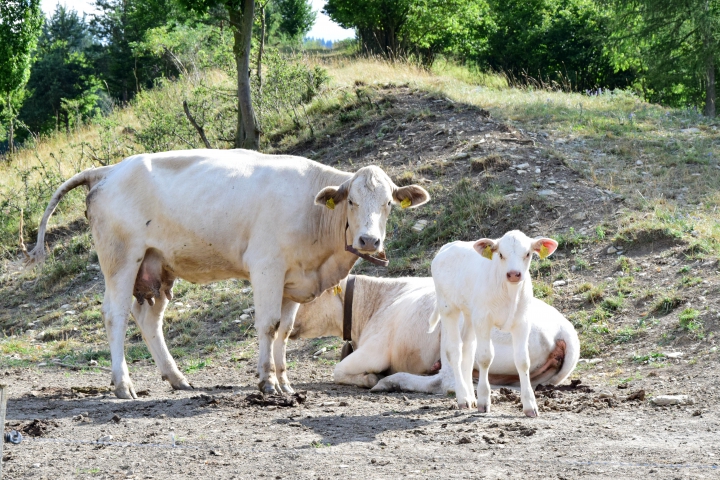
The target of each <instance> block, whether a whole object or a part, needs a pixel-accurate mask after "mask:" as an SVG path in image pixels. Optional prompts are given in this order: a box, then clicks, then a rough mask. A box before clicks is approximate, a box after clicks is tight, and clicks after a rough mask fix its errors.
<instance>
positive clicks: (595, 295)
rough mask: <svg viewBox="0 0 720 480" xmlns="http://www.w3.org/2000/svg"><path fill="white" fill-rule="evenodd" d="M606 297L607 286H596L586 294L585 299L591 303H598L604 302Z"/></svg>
mask: <svg viewBox="0 0 720 480" xmlns="http://www.w3.org/2000/svg"><path fill="white" fill-rule="evenodd" d="M604 297H605V285H604V284H600V285H595V286H592V287H591V288H590V290H588V291H587V292H585V298H586V299H587V301H588V302H590V303H596V302H599V301H600V300H602V299H603V298H604Z"/></svg>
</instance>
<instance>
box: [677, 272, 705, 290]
mask: <svg viewBox="0 0 720 480" xmlns="http://www.w3.org/2000/svg"><path fill="white" fill-rule="evenodd" d="M702 281H703V279H702V278H701V277H690V276H687V275H685V276H683V277H682V278H681V279H680V285H682V286H683V287H694V286H695V285H699V284H701V283H702Z"/></svg>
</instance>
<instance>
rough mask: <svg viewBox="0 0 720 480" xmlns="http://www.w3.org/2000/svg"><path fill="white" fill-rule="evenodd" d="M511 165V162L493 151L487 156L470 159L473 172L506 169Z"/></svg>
mask: <svg viewBox="0 0 720 480" xmlns="http://www.w3.org/2000/svg"><path fill="white" fill-rule="evenodd" d="M509 166H510V162H509V161H508V160H507V159H505V158H504V157H502V156H501V155H498V154H496V153H493V154H491V155H487V156H485V157H476V158H471V159H470V171H471V172H476V173H477V172H485V171H487V170H498V171H502V170H505V169H506V168H508V167H509Z"/></svg>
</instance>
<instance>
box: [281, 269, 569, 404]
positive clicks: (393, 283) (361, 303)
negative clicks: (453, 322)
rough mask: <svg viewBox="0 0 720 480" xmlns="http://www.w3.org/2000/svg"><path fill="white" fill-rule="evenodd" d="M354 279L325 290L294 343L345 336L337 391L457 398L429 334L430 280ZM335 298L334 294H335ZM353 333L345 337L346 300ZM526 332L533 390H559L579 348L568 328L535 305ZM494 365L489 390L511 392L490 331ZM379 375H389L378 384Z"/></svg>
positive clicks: (507, 367)
mask: <svg viewBox="0 0 720 480" xmlns="http://www.w3.org/2000/svg"><path fill="white" fill-rule="evenodd" d="M353 278H354V291H353V292H352V295H351V296H350V295H348V293H350V292H349V288H348V279H344V280H342V281H341V282H340V285H339V289H337V290H333V289H331V290H328V291H326V292H324V293H323V294H322V295H321V296H320V297H319V298H317V299H316V300H314V301H313V302H311V303H306V304H304V305H301V306H300V308H299V310H298V313H297V316H296V318H295V326H294V328H293V331H292V335H291V338H300V337H301V338H316V337H324V336H343V335H344V334H345V333H350V334H349V335H347V336H348V337H351V338H352V342H353V344H354V346H355V351H354V352H353V353H352V354H350V355H349V356H347V357H346V358H344V359H343V360H342V361H341V362H340V363H338V364H337V365H336V366H335V372H334V378H335V382H336V383H341V384H348V385H357V386H359V387H365V388H372V391H374V392H377V391H392V390H403V391H411V392H424V393H443V394H444V393H448V392H451V391H455V385H454V378H453V373H452V369H451V368H450V365H449V363H448V360H447V348H445V346H442V345H444V343H446V342H444V340H445V334H444V333H443V334H442V335H441V334H440V331H439V330H435V331H434V332H433V333H428V332H427V321H428V318H429V317H430V314H431V313H432V311H433V308H434V306H435V287H434V286H433V281H432V278H429V277H428V278H419V277H411V278H375V277H366V276H362V275H357V276H351V277H350V280H351V281H352V279H353ZM338 290H339V292H338ZM350 298H351V299H352V300H351V302H352V304H351V305H350V306H349V309H348V310H347V311H349V312H350V313H351V316H350V318H351V327H350V329H349V330H350V332H344V320H345V317H346V316H347V315H345V311H346V307H347V302H348V299H350ZM532 310H533V312H534V315H533V316H532V317H531V319H530V320H531V331H530V343H529V351H530V365H531V367H530V370H531V372H532V373H531V381H532V383H533V385H536V384H539V383H552V384H558V383H561V382H562V381H563V380H565V378H567V377H568V375H570V373H571V372H572V371H573V369H574V368H575V365H576V364H577V361H578V358H579V356H580V342H579V340H578V336H577V333H576V332H575V329H574V328H573V326H572V324H571V323H570V322H569V321H568V320H567V319H566V318H565V317H563V316H562V315H561V314H560V312H558V311H557V310H556V309H554V308H553V307H551V306H549V305H547V304H546V303H545V302H543V301H541V300H537V299H533V303H532ZM492 338H493V345H494V346H495V352H496V355H495V358H494V359H493V361H492V364H491V365H490V382H491V383H493V384H494V385H516V384H517V383H518V382H519V377H518V373H517V369H516V368H515V363H514V361H513V347H512V341H511V338H510V335H508V334H507V333H502V332H499V331H493V336H492ZM383 374H391V375H390V376H388V377H385V378H382V379H381V377H382V375H383Z"/></svg>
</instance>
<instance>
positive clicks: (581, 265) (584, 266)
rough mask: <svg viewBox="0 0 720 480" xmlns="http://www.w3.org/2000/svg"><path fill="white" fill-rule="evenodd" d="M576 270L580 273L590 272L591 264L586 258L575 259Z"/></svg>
mask: <svg viewBox="0 0 720 480" xmlns="http://www.w3.org/2000/svg"><path fill="white" fill-rule="evenodd" d="M575 269H576V270H578V271H582V270H590V264H589V263H588V262H587V260H585V259H584V258H580V257H575Z"/></svg>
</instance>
